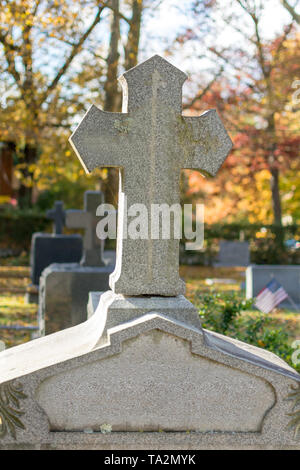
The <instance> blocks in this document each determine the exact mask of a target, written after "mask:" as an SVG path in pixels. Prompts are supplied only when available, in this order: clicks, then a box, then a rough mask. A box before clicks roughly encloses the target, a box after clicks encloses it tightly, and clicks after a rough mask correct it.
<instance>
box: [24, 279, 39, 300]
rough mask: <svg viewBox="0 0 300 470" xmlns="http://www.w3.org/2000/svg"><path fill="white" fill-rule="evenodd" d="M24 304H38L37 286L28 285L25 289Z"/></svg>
mask: <svg viewBox="0 0 300 470" xmlns="http://www.w3.org/2000/svg"><path fill="white" fill-rule="evenodd" d="M25 302H26V303H28V304H38V303H39V286H36V285H34V284H29V286H27V288H26V294H25Z"/></svg>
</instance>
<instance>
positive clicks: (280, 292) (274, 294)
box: [254, 279, 288, 313]
mask: <svg viewBox="0 0 300 470" xmlns="http://www.w3.org/2000/svg"><path fill="white" fill-rule="evenodd" d="M287 297H288V293H287V292H286V291H285V290H284V288H283V287H282V285H281V284H279V282H278V281H276V279H272V280H271V281H270V282H269V283H268V284H267V285H266V287H264V288H263V289H262V290H261V291H260V292H259V294H258V295H257V297H256V301H255V303H254V305H255V307H257V308H258V309H259V310H261V311H262V312H264V313H269V312H271V310H273V308H275V307H276V305H278V304H280V303H281V302H282V301H283V300H284V299H286V298H287Z"/></svg>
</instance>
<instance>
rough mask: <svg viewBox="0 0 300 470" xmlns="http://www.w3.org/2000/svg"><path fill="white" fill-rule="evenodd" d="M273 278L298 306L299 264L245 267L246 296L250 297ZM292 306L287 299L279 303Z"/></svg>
mask: <svg viewBox="0 0 300 470" xmlns="http://www.w3.org/2000/svg"><path fill="white" fill-rule="evenodd" d="M272 278H275V279H276V280H277V281H278V282H279V283H280V284H281V285H282V287H283V288H284V289H285V290H286V292H287V293H288V294H289V296H290V297H291V299H292V301H294V303H295V304H296V305H297V306H298V307H299V308H300V266H296V265H295V266H292V265H252V266H249V267H248V268H247V269H246V298H247V299H252V298H254V297H256V296H257V294H258V293H259V292H260V291H261V290H262V289H263V288H264V287H266V285H267V284H268V283H269V282H270V281H271V280H272ZM280 305H281V306H283V307H289V308H293V306H292V305H291V303H290V302H289V300H288V299H285V300H284V301H283V302H282V303H281V304H280Z"/></svg>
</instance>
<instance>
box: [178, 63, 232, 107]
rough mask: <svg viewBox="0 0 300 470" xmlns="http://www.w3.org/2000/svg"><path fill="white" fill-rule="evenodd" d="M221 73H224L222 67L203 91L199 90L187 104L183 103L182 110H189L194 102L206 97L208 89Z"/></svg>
mask: <svg viewBox="0 0 300 470" xmlns="http://www.w3.org/2000/svg"><path fill="white" fill-rule="evenodd" d="M223 71H224V67H223V66H222V67H221V68H220V70H219V71H218V72H217V74H216V75H215V76H214V78H213V79H212V80H211V81H210V82H209V83H208V84H207V85H206V87H205V88H204V89H203V90H201V91H200V92H199V93H197V95H196V96H195V97H194V98H193V99H192V100H190V101H189V102H188V103H185V104H184V105H183V106H182V109H188V108H191V107H192V106H193V105H194V104H195V103H196V101H200V100H201V99H202V98H203V96H204V95H206V93H207V92H208V90H210V88H211V87H212V85H213V84H214V83H215V82H216V80H217V79H218V78H219V77H220V76H221V75H222V73H223Z"/></svg>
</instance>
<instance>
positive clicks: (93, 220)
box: [66, 191, 105, 266]
mask: <svg viewBox="0 0 300 470" xmlns="http://www.w3.org/2000/svg"><path fill="white" fill-rule="evenodd" d="M103 201H104V198H103V193H102V192H101V191H86V192H85V193H84V210H83V211H81V210H75V209H74V210H67V211H66V226H67V227H68V228H82V229H84V231H85V234H84V239H83V256H82V259H81V261H80V264H81V265H82V266H104V265H105V263H104V261H103V249H104V242H103V240H100V239H99V238H98V237H97V234H96V226H97V223H98V222H99V217H97V216H96V209H97V207H98V206H99V205H100V204H102V203H103Z"/></svg>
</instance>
